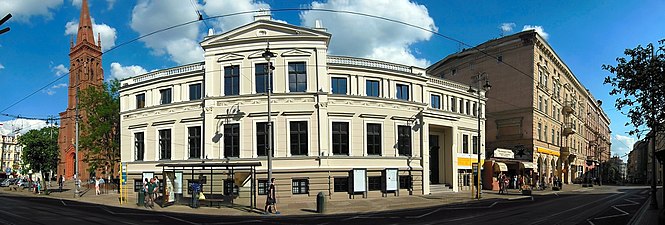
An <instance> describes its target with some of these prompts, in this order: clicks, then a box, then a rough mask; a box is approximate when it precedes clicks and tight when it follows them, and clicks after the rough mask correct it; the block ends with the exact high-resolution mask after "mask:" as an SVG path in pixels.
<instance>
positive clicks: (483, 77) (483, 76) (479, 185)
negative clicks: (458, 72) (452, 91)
mask: <svg viewBox="0 0 665 225" xmlns="http://www.w3.org/2000/svg"><path fill="white" fill-rule="evenodd" d="M472 79H473V81H474V82H475V83H476V84H477V85H478V89H476V90H473V88H471V87H469V90H468V92H469V93H477V94H478V95H477V97H478V101H477V105H476V112H477V115H476V116H477V118H478V142H477V144H476V153H477V155H478V164H477V165H478V168H477V172H478V174H477V178H478V182H477V183H476V186H477V190H476V191H477V192H476V199H478V200H480V198H481V195H482V194H481V192H482V183H483V182H482V180H481V175H480V173H481V168H482V165H481V163H480V162H481V155H482V153H481V152H480V143H481V140H482V139H481V137H482V135H481V132H480V113H481V110H480V97H481V96H480V94H481V93H480V90H481V88H482V89H483V90H484V91H485V95H487V91H489V90H490V88H491V87H492V85H490V82H489V80H488V79H487V74H486V73H484V72H483V73H478V75H476V76H474V77H473V78H472ZM483 80H484V81H485V85H483V86H482V87H481V86H480V83H481V81H483ZM485 108H486V109H487V104H485Z"/></svg>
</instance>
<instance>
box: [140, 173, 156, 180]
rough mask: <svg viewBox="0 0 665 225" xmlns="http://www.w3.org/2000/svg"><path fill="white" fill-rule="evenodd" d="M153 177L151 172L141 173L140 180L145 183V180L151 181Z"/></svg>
mask: <svg viewBox="0 0 665 225" xmlns="http://www.w3.org/2000/svg"><path fill="white" fill-rule="evenodd" d="M153 177H155V173H153V172H143V174H142V175H141V180H142V181H145V178H148V181H150V179H152V178H153Z"/></svg>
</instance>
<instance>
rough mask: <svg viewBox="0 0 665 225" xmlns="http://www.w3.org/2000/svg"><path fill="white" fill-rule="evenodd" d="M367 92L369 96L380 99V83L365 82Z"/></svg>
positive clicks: (376, 81)
mask: <svg viewBox="0 0 665 225" xmlns="http://www.w3.org/2000/svg"><path fill="white" fill-rule="evenodd" d="M365 86H366V87H365V91H366V94H367V96H374V97H379V81H378V80H367V81H365Z"/></svg>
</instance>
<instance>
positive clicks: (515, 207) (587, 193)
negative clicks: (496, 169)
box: [0, 186, 648, 225]
mask: <svg viewBox="0 0 665 225" xmlns="http://www.w3.org/2000/svg"><path fill="white" fill-rule="evenodd" d="M647 196H648V189H647V188H646V187H612V186H603V187H594V188H593V189H581V190H580V191H574V192H561V193H559V194H556V195H555V194H553V195H546V196H534V197H528V198H515V199H513V200H496V199H485V200H481V201H477V202H471V203H466V204H457V205H445V206H438V207H429V208H422V209H412V210H401V211H391V212H381V213H369V214H348V215H329V216H311V215H310V216H275V215H268V216H254V217H246V216H243V217H239V216H214V215H194V214H179V213H167V212H158V211H146V210H137V209H128V208H119V207H112V206H102V205H95V204H88V203H81V202H75V201H67V200H58V199H51V198H39V197H24V196H12V195H4V194H0V224H69V225H82V224H113V225H118V224H382V225H388V224H423V225H424V224H455V225H463V224H587V225H595V224H609V225H614V224H617V225H618V224H627V223H628V221H630V219H631V218H632V217H633V216H634V215H635V213H636V212H637V211H638V210H639V208H640V207H641V206H642V205H643V204H644V202H645V201H646V199H647ZM516 197H519V196H516Z"/></svg>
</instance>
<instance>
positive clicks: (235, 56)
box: [217, 53, 245, 62]
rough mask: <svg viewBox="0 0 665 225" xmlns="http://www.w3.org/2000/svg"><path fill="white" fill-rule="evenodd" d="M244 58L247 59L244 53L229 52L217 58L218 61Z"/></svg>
mask: <svg viewBox="0 0 665 225" xmlns="http://www.w3.org/2000/svg"><path fill="white" fill-rule="evenodd" d="M243 59H245V56H244V55H239V54H235V53H228V54H223V55H221V56H220V57H219V58H217V62H228V61H235V60H243Z"/></svg>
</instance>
